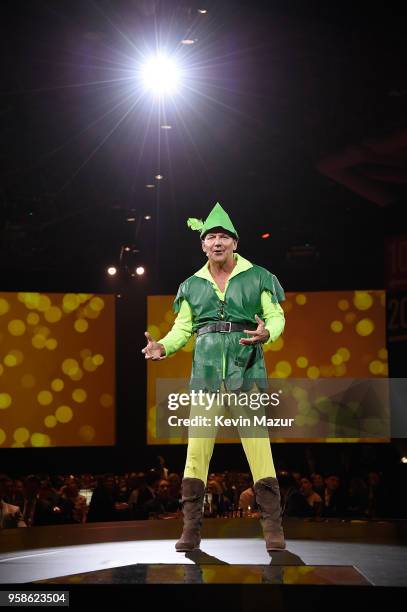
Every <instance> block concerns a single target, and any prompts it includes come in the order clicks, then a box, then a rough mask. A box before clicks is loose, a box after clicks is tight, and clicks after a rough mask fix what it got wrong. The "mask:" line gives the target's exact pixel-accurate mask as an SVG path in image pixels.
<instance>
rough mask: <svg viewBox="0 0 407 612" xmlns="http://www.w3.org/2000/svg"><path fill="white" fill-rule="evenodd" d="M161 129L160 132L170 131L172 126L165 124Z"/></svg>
mask: <svg viewBox="0 0 407 612" xmlns="http://www.w3.org/2000/svg"><path fill="white" fill-rule="evenodd" d="M161 129H162V130H172V125H169V124H168V123H165V124H164V125H162V126H161Z"/></svg>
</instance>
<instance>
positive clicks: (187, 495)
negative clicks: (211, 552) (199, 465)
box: [175, 478, 205, 552]
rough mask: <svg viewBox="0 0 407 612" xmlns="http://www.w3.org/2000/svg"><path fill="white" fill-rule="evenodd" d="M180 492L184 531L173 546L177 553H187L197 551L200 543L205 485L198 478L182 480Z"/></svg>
mask: <svg viewBox="0 0 407 612" xmlns="http://www.w3.org/2000/svg"><path fill="white" fill-rule="evenodd" d="M181 491H182V499H181V503H182V512H183V515H184V529H183V531H182V536H181V538H180V539H179V540H178V542H177V543H176V544H175V548H176V550H177V551H178V552H189V551H190V550H196V549H199V544H200V543H201V525H202V506H203V499H204V493H205V483H204V482H203V481H202V480H200V479H199V478H183V479H182V485H181Z"/></svg>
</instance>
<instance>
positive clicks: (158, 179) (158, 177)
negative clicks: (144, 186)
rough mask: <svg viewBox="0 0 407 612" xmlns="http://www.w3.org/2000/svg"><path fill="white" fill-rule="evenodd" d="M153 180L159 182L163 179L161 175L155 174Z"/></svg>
mask: <svg viewBox="0 0 407 612" xmlns="http://www.w3.org/2000/svg"><path fill="white" fill-rule="evenodd" d="M155 178H156V179H157V181H161V180H162V179H163V178H164V177H163V175H162V174H156V175H155Z"/></svg>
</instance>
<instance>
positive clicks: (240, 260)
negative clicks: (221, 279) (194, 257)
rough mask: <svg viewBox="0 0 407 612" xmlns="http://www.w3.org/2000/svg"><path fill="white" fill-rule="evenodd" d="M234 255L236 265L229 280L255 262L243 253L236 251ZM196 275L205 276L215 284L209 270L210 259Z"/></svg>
mask: <svg viewBox="0 0 407 612" xmlns="http://www.w3.org/2000/svg"><path fill="white" fill-rule="evenodd" d="M234 257H235V260H236V265H235V267H234V268H233V270H232V273H231V275H230V276H229V278H228V281H229V280H230V279H231V278H233V277H234V276H236V275H237V274H240V272H245V271H246V270H248V269H249V268H252V267H253V264H252V263H250V261H248V260H247V259H245V258H244V257H242V256H241V255H238V254H237V253H235V255H234ZM194 276H199V278H205V279H206V280H208V281H210V282H211V283H214V284H215V280H214V278H213V276H212V274H211V273H210V271H209V261H207V262H206V264H205V265H204V266H203V267H202V268H201V269H200V270H198V272H195V274H194Z"/></svg>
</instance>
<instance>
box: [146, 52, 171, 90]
mask: <svg viewBox="0 0 407 612" xmlns="http://www.w3.org/2000/svg"><path fill="white" fill-rule="evenodd" d="M142 79H143V82H144V86H145V88H146V89H148V90H150V91H152V92H153V93H155V94H158V95H163V94H169V93H173V92H175V91H176V90H177V87H178V85H179V82H180V69H179V68H178V66H177V64H176V63H175V62H174V60H172V59H171V58H170V57H166V56H165V55H156V56H155V57H152V58H151V59H150V60H148V61H147V63H146V64H145V65H144V67H143V68H142Z"/></svg>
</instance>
